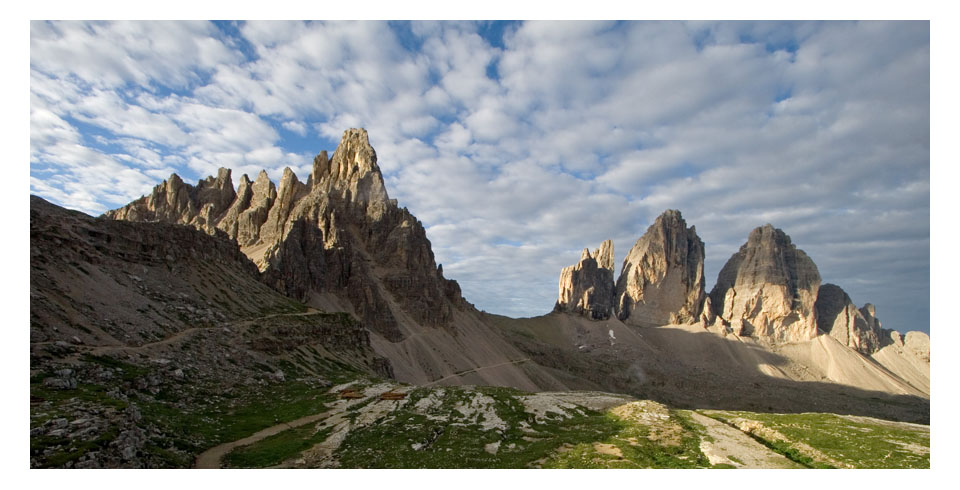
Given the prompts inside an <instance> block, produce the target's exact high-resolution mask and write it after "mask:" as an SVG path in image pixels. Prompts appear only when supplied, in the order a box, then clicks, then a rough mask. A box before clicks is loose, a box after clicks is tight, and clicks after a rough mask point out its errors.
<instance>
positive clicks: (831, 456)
mask: <svg viewBox="0 0 960 490" xmlns="http://www.w3.org/2000/svg"><path fill="white" fill-rule="evenodd" d="M702 413H703V414H704V415H707V416H709V417H713V418H715V419H717V420H720V421H722V422H725V423H728V424H731V425H736V422H737V420H738V419H739V420H744V419H745V420H748V421H754V422H758V423H759V424H762V427H761V428H760V429H757V430H753V431H752V432H751V434H750V435H751V436H753V437H754V438H755V439H757V440H758V441H760V442H762V443H763V444H764V445H766V446H767V447H770V448H771V449H773V450H775V451H777V452H779V453H781V454H783V455H785V456H787V457H788V458H790V459H792V460H794V461H796V462H798V463H800V464H802V465H804V466H807V467H811V468H833V467H852V468H929V467H930V431H929V427H927V426H921V425H914V424H903V423H891V422H887V421H884V420H878V419H870V418H866V417H852V416H841V415H834V414H829V413H801V414H769V413H751V412H730V411H722V412H721V411H704V412H702ZM811 449H812V450H811Z"/></svg>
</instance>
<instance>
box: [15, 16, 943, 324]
mask: <svg viewBox="0 0 960 490" xmlns="http://www.w3.org/2000/svg"><path fill="white" fill-rule="evenodd" d="M350 127H365V128H367V130H368V131H369V133H370V139H371V143H372V144H373V146H374V148H375V149H376V151H377V155H378V157H379V163H380V165H381V168H382V170H383V171H384V175H385V178H386V181H387V189H388V192H389V193H390V195H391V197H395V198H397V199H398V200H399V202H400V205H402V206H406V207H407V208H409V209H410V210H411V212H413V213H414V214H415V215H416V216H417V217H418V218H420V220H421V221H422V222H423V223H424V226H425V227H426V228H427V236H428V237H429V238H430V240H431V242H432V244H433V250H434V253H435V254H436V257H437V261H438V262H440V263H442V264H443V267H444V274H445V275H446V276H447V277H450V278H453V279H457V280H458V281H459V282H460V284H461V286H462V288H463V291H464V295H465V296H466V297H467V299H468V300H470V301H471V302H474V303H475V304H476V305H477V306H478V307H480V308H482V309H485V310H487V311H490V312H494V313H501V314H506V315H511V316H533V315H539V314H542V313H545V312H547V311H549V310H550V309H551V308H552V306H553V303H554V301H555V300H556V295H557V278H558V276H559V272H560V269H561V268H562V267H564V266H566V265H570V264H572V263H574V262H576V261H577V259H578V258H579V256H580V250H582V249H583V248H584V247H590V248H595V247H597V246H599V244H600V242H601V241H603V240H605V239H613V240H614V244H615V251H616V257H617V262H618V263H619V262H620V261H622V259H623V257H624V256H625V255H626V253H627V251H628V250H629V249H630V247H632V246H633V243H634V241H636V239H637V238H639V237H640V236H641V235H642V234H643V233H644V231H645V230H646V228H647V226H649V225H650V223H651V222H652V221H653V220H654V218H656V216H657V215H659V214H660V213H661V212H663V211H664V210H666V209H671V208H675V209H679V210H681V212H682V213H683V216H684V218H685V219H686V221H687V223H688V225H696V227H697V232H698V234H699V235H700V237H701V238H702V239H703V241H704V242H705V244H706V254H707V260H706V275H707V288H708V290H709V289H710V288H711V287H713V283H714V282H715V281H716V276H717V273H718V272H719V271H720V268H721V267H722V266H723V264H724V263H725V262H726V260H727V259H728V258H729V257H730V255H731V254H732V253H734V252H735V251H736V250H737V249H738V248H739V246H740V245H741V244H743V243H744V242H745V241H746V237H747V235H748V234H749V232H750V230H752V229H753V228H755V227H757V226H760V225H763V224H765V223H772V224H773V225H774V226H777V227H778V228H782V229H783V230H784V231H785V232H786V233H787V234H788V235H790V236H791V237H792V239H793V241H794V243H796V244H797V245H798V246H799V247H800V248H802V249H803V250H805V251H806V252H807V254H808V255H810V256H811V257H812V258H813V260H814V261H815V262H816V264H817V266H818V267H819V269H820V274H821V276H822V277H823V280H824V282H832V283H835V284H839V285H840V286H841V287H843V288H844V289H845V290H846V291H847V293H848V294H850V296H851V297H852V299H853V301H854V302H855V303H856V304H857V305H858V306H859V305H862V304H863V303H865V302H872V303H874V304H875V305H876V306H877V310H878V316H879V317H880V319H881V320H882V321H883V323H884V326H885V327H889V328H895V329H898V330H901V331H906V330H924V331H929V318H930V310H929V297H930V31H929V23H927V22H875V21H869V22H586V21H574V22H522V23H521V22H412V23H411V22H326V23H324V22H311V23H304V22H216V23H211V22H156V21H152V22H42V21H35V22H32V23H31V25H30V160H31V161H30V191H31V193H34V194H38V195H40V196H43V197H45V198H47V199H49V200H51V201H53V202H56V203H58V204H61V205H64V206H66V207H70V208H74V209H79V210H81V211H85V212H87V213H90V214H95V215H96V214H100V213H102V212H103V211H105V210H107V209H112V208H115V207H119V206H121V205H123V204H126V203H127V202H129V201H131V200H133V199H135V198H137V197H139V196H140V195H142V194H145V193H148V192H149V191H150V189H151V188H152V187H153V186H154V185H156V184H157V183H158V182H160V181H161V180H163V179H165V178H167V177H168V176H169V175H170V174H171V173H172V172H177V173H178V174H180V175H181V176H182V177H183V178H184V179H185V180H187V181H194V182H195V181H196V180H198V179H200V178H203V177H205V176H207V175H210V174H215V173H216V169H217V168H218V167H220V166H226V167H230V168H233V169H234V176H235V181H237V180H239V176H240V175H241V174H243V173H247V174H250V175H253V174H255V173H256V172H257V171H259V170H260V169H261V168H265V169H267V171H268V172H269V173H270V175H271V177H272V178H274V179H275V180H276V179H278V178H279V177H280V175H281V172H282V169H283V168H284V167H286V166H289V167H291V168H292V169H293V170H294V171H295V172H296V173H297V174H298V175H299V176H300V177H301V178H305V177H306V176H307V175H308V168H309V165H310V162H311V161H312V158H313V156H314V155H315V154H316V153H318V152H319V151H320V150H328V151H332V150H333V149H334V148H335V147H336V144H337V141H338V140H339V137H340V135H341V134H342V132H343V131H344V130H345V129H347V128H350ZM617 273H619V271H617Z"/></svg>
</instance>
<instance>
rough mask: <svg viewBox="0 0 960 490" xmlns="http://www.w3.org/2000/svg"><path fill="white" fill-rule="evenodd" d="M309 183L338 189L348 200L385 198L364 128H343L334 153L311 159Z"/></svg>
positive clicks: (374, 153)
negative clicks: (311, 171)
mask: <svg viewBox="0 0 960 490" xmlns="http://www.w3.org/2000/svg"><path fill="white" fill-rule="evenodd" d="M311 181H312V185H313V186H314V188H315V189H322V190H323V191H324V192H327V193H337V194H339V195H341V196H343V197H344V199H346V200H347V201H350V202H360V203H371V202H386V201H388V200H389V197H388V196H387V188H386V186H385V185H384V183H383V175H382V174H381V173H380V167H379V166H377V153H376V151H374V149H373V147H372V146H370V140H369V138H368V136H367V130H365V129H355V128H354V129H348V130H346V131H344V132H343V137H342V138H341V139H340V144H339V145H338V146H337V149H336V151H334V152H333V157H332V158H330V159H329V160H328V159H327V156H326V152H323V153H321V154H319V155H317V157H316V158H314V160H313V173H312V175H311Z"/></svg>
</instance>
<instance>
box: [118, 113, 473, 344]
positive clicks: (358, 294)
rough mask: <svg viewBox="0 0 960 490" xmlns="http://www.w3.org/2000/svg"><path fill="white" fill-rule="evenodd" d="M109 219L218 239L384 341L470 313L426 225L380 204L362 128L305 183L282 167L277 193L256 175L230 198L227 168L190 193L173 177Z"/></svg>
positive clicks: (280, 284) (382, 194)
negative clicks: (220, 235)
mask: <svg viewBox="0 0 960 490" xmlns="http://www.w3.org/2000/svg"><path fill="white" fill-rule="evenodd" d="M106 216H108V217H110V218H114V219H122V220H129V221H164V222H170V223H179V224H185V225H190V226H194V227H196V228H199V229H202V230H204V231H207V232H208V233H211V234H212V233H214V232H215V231H216V230H220V231H223V232H224V233H226V234H227V235H228V236H229V237H230V238H232V239H234V240H236V241H237V243H238V244H239V245H240V247H241V250H242V251H243V252H244V253H245V254H246V255H247V256H248V257H249V258H250V259H251V260H253V262H254V263H255V264H256V265H257V267H258V268H259V269H260V271H261V272H262V274H263V277H264V280H265V281H266V282H267V283H268V284H270V285H271V286H273V287H274V288H275V289H277V290H279V291H281V292H283V293H284V294H287V295H289V296H291V297H294V298H297V299H300V300H304V301H306V300H308V299H309V298H316V297H328V298H329V296H331V295H332V296H333V297H334V298H336V302H337V303H338V304H341V303H343V302H344V301H345V303H346V304H347V305H349V307H350V309H352V310H353V313H355V314H356V315H357V316H358V318H359V319H360V320H361V321H363V323H364V324H365V325H366V326H368V327H369V328H371V329H372V330H374V331H375V332H378V333H380V334H381V335H383V336H384V337H385V338H387V339H389V340H391V341H399V340H402V338H403V334H402V333H401V329H400V328H399V326H398V322H399V321H400V320H399V318H400V317H404V318H412V319H413V320H414V321H416V322H417V323H418V324H419V325H423V326H428V327H444V326H447V325H448V324H449V322H450V320H451V318H452V316H453V310H455V309H457V308H465V307H466V306H467V305H468V304H467V303H466V302H465V301H464V300H463V298H462V297H461V295H460V287H459V285H457V284H456V282H454V281H450V280H447V279H445V278H444V277H443V274H442V269H441V268H440V267H438V266H437V264H436V263H435V261H434V256H433V252H432V250H431V247H430V242H429V240H427V237H426V232H425V231H424V228H423V225H422V224H421V223H420V222H419V221H418V220H417V219H416V218H415V217H414V216H413V215H411V214H410V212H409V211H407V210H406V209H405V208H399V207H398V206H397V202H396V200H393V199H390V198H389V196H388V195H387V191H386V188H385V186H384V182H383V176H382V175H381V172H380V168H379V167H378V166H377V155H376V152H375V151H374V150H373V148H372V147H371V146H370V142H369V139H368V136H367V132H366V131H365V130H363V129H349V130H347V131H345V132H344V134H343V138H342V140H341V142H340V144H339V145H338V147H337V149H336V151H335V152H334V154H333V157H332V158H329V159H328V158H327V153H326V152H325V151H324V152H321V153H320V154H319V155H317V157H316V158H315V159H314V162H313V168H312V172H311V175H310V176H309V177H308V179H307V182H306V183H303V182H301V181H300V180H299V179H298V178H297V176H296V174H295V173H294V172H293V171H292V170H291V169H289V168H287V169H285V170H284V172H283V176H282V177H281V179H280V184H279V186H278V187H277V186H274V184H273V182H271V181H270V179H269V177H268V175H267V173H266V172H264V171H261V172H260V174H259V175H258V176H257V179H256V181H254V182H250V180H249V179H248V178H247V176H246V175H244V176H243V177H241V179H240V185H239V187H238V189H237V191H236V192H234V189H233V185H232V182H231V180H230V171H229V170H227V169H221V170H220V171H219V172H218V175H217V177H216V178H214V177H210V178H208V179H204V180H202V181H200V183H199V184H198V185H197V187H193V186H190V185H188V184H184V183H183V181H182V180H181V179H180V177H178V176H177V175H175V174H174V175H172V176H171V177H170V179H168V180H167V181H165V182H164V183H163V184H161V185H159V186H157V187H156V188H155V189H154V191H153V193H152V194H151V195H150V196H148V197H143V198H141V199H138V200H137V201H134V202H132V203H131V204H129V205H127V206H125V207H123V208H121V209H118V210H114V211H110V212H108V213H106Z"/></svg>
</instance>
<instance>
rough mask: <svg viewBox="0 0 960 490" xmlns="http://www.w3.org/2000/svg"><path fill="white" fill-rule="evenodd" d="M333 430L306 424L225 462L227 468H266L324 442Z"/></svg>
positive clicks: (244, 449)
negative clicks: (319, 428)
mask: <svg viewBox="0 0 960 490" xmlns="http://www.w3.org/2000/svg"><path fill="white" fill-rule="evenodd" d="M331 431H332V429H331V428H329V427H328V428H325V429H321V430H317V428H316V424H306V425H302V426H300V427H296V428H293V429H290V430H286V431H284V432H281V433H279V434H276V435H273V436H270V437H267V438H266V439H263V440H262V441H259V442H257V443H256V444H254V445H251V446H245V447H240V448H237V449H235V450H233V451H231V452H230V454H228V455H227V457H226V458H224V462H225V463H226V464H225V466H226V467H233V468H265V467H268V466H274V465H277V464H280V463H282V462H284V461H285V460H287V459H290V458H292V457H294V456H296V455H297V454H299V453H300V452H301V451H304V450H306V449H309V448H311V447H312V446H313V445H314V444H318V443H320V442H323V441H324V440H325V439H326V438H327V437H329V436H330V432H331Z"/></svg>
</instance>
